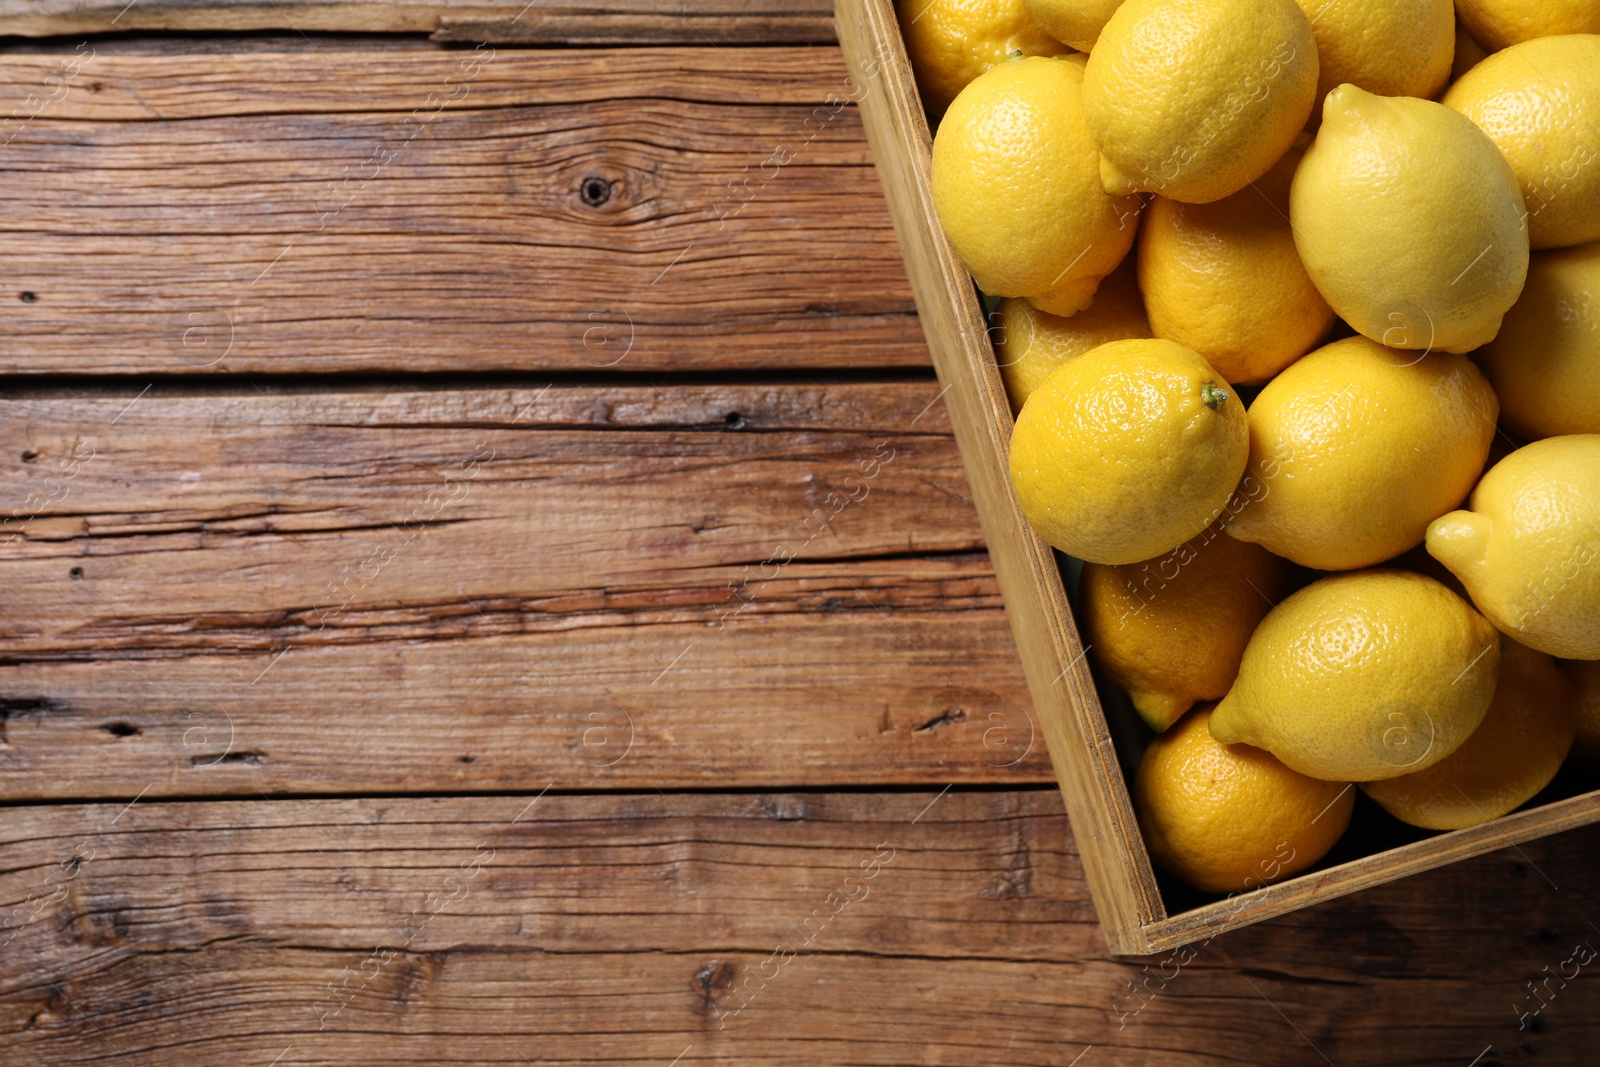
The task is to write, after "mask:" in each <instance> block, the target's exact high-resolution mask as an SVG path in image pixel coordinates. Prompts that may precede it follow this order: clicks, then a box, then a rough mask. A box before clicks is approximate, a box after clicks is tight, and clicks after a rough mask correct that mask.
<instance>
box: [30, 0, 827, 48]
mask: <svg viewBox="0 0 1600 1067" xmlns="http://www.w3.org/2000/svg"><path fill="white" fill-rule="evenodd" d="M832 15H833V10H832V8H831V7H830V6H829V4H828V3H826V0H823V2H817V0H687V2H677V3H667V2H665V0H606V3H605V4H603V5H597V6H591V7H580V6H575V5H573V4H571V3H560V2H550V0H532V2H531V3H530V2H528V0H400V2H388V3H386V2H381V0H347V2H339V0H284V2H283V3H275V2H273V0H134V2H133V3H131V4H125V3H122V2H120V0H112V2H104V0H0V33H3V34H14V35H18V36H23V37H44V36H58V35H63V34H85V33H89V34H93V33H115V32H128V31H131V30H174V31H178V32H183V33H193V32H202V31H228V32H240V31H247V30H281V29H290V30H298V31H300V32H311V31H321V32H335V33H433V34H434V35H435V36H436V37H439V38H442V39H446V40H473V41H485V40H487V41H531V42H539V43H541V44H579V45H582V44H653V43H662V42H683V43H688V44H821V43H826V42H830V41H832V40H833V18H832Z"/></svg>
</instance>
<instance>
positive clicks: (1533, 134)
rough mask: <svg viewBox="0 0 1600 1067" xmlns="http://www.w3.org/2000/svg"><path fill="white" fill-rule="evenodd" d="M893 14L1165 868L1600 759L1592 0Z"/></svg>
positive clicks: (937, 184)
mask: <svg viewBox="0 0 1600 1067" xmlns="http://www.w3.org/2000/svg"><path fill="white" fill-rule="evenodd" d="M899 15H900V21H901V26H902V30H903V33H904V36H905V40H906V43H907V47H908V51H909V53H910V55H911V58H912V61H913V65H914V68H915V70H916V73H917V77H918V81H919V84H920V86H921V88H922V91H923V94H924V101H925V103H926V104H927V106H928V108H929V110H930V112H931V113H932V114H933V115H934V116H935V117H936V118H937V119H938V128H937V135H936V137H935V139H934V144H933V172H932V174H933V195H934V202H935V206H936V207H937V210H938V214H939V218H940V221H941V222H942V223H943V225H944V228H945V230H946V232H947V233H948V235H949V238H950V240H951V243H952V244H953V245H954V246H955V248H956V251H957V252H958V253H959V254H960V256H961V258H962V260H963V261H964V262H965V263H966V265H967V267H968V269H970V271H971V272H972V274H973V276H974V278H975V279H976V280H977V282H978V285H979V287H980V288H981V289H982V290H983V291H984V292H985V293H987V294H989V295H990V296H991V297H994V298H998V299H999V302H998V305H997V308H996V311H995V312H994V315H993V320H994V324H995V326H996V334H997V344H996V348H997V355H998V357H999V359H1000V363H1001V368H1002V375H1003V377H1004V380H1005V384H1006V388H1007V390H1008V392H1009V394H1010V397H1011V400H1012V403H1013V405H1014V407H1015V409H1016V411H1017V419H1016V428H1015V432H1014V434H1013V436H1012V439H1011V454H1010V466H1011V477H1012V482H1013V485H1014V487H1015V489H1016V495H1017V500H1018V502H1019V504H1020V506H1021V508H1022V511H1023V513H1024V514H1025V515H1026V516H1027V518H1028V520H1029V521H1030V522H1031V523H1032V524H1033V526H1034V528H1035V529H1036V530H1038V532H1039V533H1040V535H1041V536H1043V537H1044V539H1045V540H1046V541H1048V542H1049V543H1050V544H1052V545H1054V546H1055V547H1056V548H1058V549H1060V550H1061V551H1062V552H1065V553H1067V554H1069V555H1071V556H1074V557H1077V558H1078V559H1080V560H1083V561H1084V563H1085V565H1084V567H1083V571H1082V579H1081V584H1080V588H1079V590H1078V594H1079V605H1078V606H1079V620H1080V623H1081V624H1082V626H1083V629H1084V638H1085V642H1086V644H1088V646H1089V647H1090V649H1091V650H1092V654H1093V655H1094V656H1095V657H1096V658H1097V659H1098V661H1099V663H1100V665H1101V667H1102V669H1103V670H1104V671H1105V673H1106V674H1107V675H1108V676H1109V677H1110V678H1111V679H1112V680H1114V681H1115V682H1116V683H1117V684H1119V685H1120V686H1122V687H1123V688H1124V689H1125V690H1126V691H1127V692H1128V694H1129V696H1130V698H1131V700H1132V703H1133V705H1134V706H1135V708H1136V709H1137V710H1138V711H1139V713H1140V715H1141V716H1142V717H1143V718H1144V719H1145V721H1146V722H1147V723H1148V724H1149V725H1150V726H1151V727H1152V728H1153V729H1154V730H1156V731H1157V733H1158V736H1157V737H1156V738H1155V739H1154V740H1153V741H1152V743H1151V744H1150V745H1149V747H1148V749H1147V751H1146V753H1145V756H1144V758H1143V761H1142V763H1141V764H1140V766H1139V769H1138V772H1137V774H1136V776H1135V780H1134V788H1133V795H1134V800H1135V806H1136V808H1137V811H1138V814H1139V818H1140V822H1141V825H1142V827H1143V829H1144V832H1145V835H1146V838H1147V841H1148V843H1149V846H1150V851H1151V854H1152V856H1153V857H1154V858H1155V860H1156V861H1157V862H1158V863H1159V864H1160V865H1161V866H1163V867H1164V868H1166V869H1167V870H1169V871H1171V872H1172V873H1174V874H1176V875H1178V876H1179V877H1181V878H1182V879H1184V880H1185V881H1187V882H1189V883H1190V884H1192V885H1195V886H1198V887H1200V888H1203V889H1206V890H1210V891H1216V892H1228V891H1236V890H1241V889H1245V888H1249V887H1251V886H1254V885H1257V884H1263V883H1265V882H1268V881H1271V880H1273V879H1275V878H1281V877H1284V876H1286V875H1288V874H1292V873H1295V872H1297V871H1300V870H1304V869H1305V868H1307V867H1308V866H1310V865H1312V864H1314V863H1316V862H1317V861H1318V860H1319V859H1321V858H1322V857H1323V856H1324V855H1325V854H1326V853H1327V851H1328V850H1329V849H1330V848H1331V847H1332V846H1333V844H1334V843H1335V842H1336V841H1337V840H1338V839H1339V837H1340V836H1341V834H1342V833H1343V832H1344V830H1345V829H1346V827H1347V826H1348V824H1349V820H1350V815H1351V811H1352V807H1353V804H1354V797H1355V792H1354V788H1353V787H1352V784H1354V785H1358V786H1359V788H1360V789H1361V790H1362V791H1364V792H1365V793H1366V794H1367V795H1368V796H1370V797H1371V798H1372V799H1373V800H1374V801H1375V802H1376V803H1377V804H1379V805H1381V806H1382V807H1383V808H1384V809H1386V810H1387V811H1389V812H1390V813H1392V814H1393V815H1395V816H1396V817H1398V818H1400V819H1402V820H1404V821H1405V822H1408V823H1411V824H1413V825H1416V826H1420V827H1426V828H1430V829H1451V828H1459V827H1465V826H1470V825H1474V824H1477V823H1480V822H1484V821H1487V820H1490V819H1494V818H1498V817H1499V816H1501V815H1504V814H1506V813H1508V812H1510V811H1512V810H1513V809H1515V808H1517V807H1519V806H1520V805H1522V804H1524V803H1526V802H1527V801H1528V800H1529V799H1530V798H1532V797H1533V796H1534V795H1535V794H1537V793H1538V792H1539V791H1540V790H1542V789H1543V788H1544V787H1545V786H1546V785H1548V784H1549V783H1550V781H1551V780H1552V779H1553V778H1554V776H1555V774H1556V773H1557V771H1558V770H1559V769H1560V767H1561V766H1562V764H1563V763H1564V762H1565V761H1566V760H1567V758H1568V756H1569V753H1570V754H1572V756H1573V758H1574V759H1585V760H1589V761H1596V762H1597V765H1600V3H1597V2H1595V0H1455V2H1454V3H1452V0H901V4H900V11H899ZM1240 386H1247V387H1250V388H1249V390H1248V392H1247V393H1246V394H1244V395H1241V393H1240V391H1239V388H1238V387H1240ZM1247 397H1249V399H1248V401H1247V399H1246V398H1247Z"/></svg>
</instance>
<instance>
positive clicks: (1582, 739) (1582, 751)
mask: <svg viewBox="0 0 1600 1067" xmlns="http://www.w3.org/2000/svg"><path fill="white" fill-rule="evenodd" d="M1561 668H1562V670H1564V671H1565V672H1566V674H1567V678H1568V680H1570V681H1571V682H1572V688H1573V691H1574V695H1575V703H1576V704H1577V707H1578V735H1577V737H1576V738H1574V739H1573V742H1572V758H1573V759H1574V760H1576V761H1577V762H1578V763H1581V764H1583V765H1584V766H1586V767H1590V768H1593V769H1595V770H1600V660H1592V659H1590V660H1582V659H1573V660H1563V661H1561Z"/></svg>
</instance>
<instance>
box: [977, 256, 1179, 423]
mask: <svg viewBox="0 0 1600 1067" xmlns="http://www.w3.org/2000/svg"><path fill="white" fill-rule="evenodd" d="M990 321H991V322H992V323H993V324H994V325H995V327H996V330H995V333H996V337H995V357H996V359H997V360H998V361H999V363H1000V377H1001V378H1002V379H1004V380H1005V383H1006V395H1007V396H1009V397H1010V398H1011V410H1012V411H1013V412H1017V411H1021V410H1022V404H1023V402H1024V401H1025V400H1027V399H1028V396H1029V394H1031V393H1032V392H1033V391H1034V389H1036V388H1038V386H1039V383H1040V382H1042V381H1044V380H1045V379H1046V378H1048V377H1049V376H1050V372H1051V371H1053V370H1055V369H1056V368H1057V367H1059V366H1061V364H1063V363H1065V362H1066V361H1067V360H1069V359H1072V358H1073V357H1074V356H1081V355H1083V354H1084V353H1085V352H1087V351H1089V350H1090V349H1091V348H1098V347H1099V346H1100V345H1103V344H1105V343H1106V342H1107V341H1121V340H1125V339H1127V338H1129V337H1149V336H1150V320H1149V319H1147V318H1145V314H1144V298H1143V297H1141V296H1140V295H1139V283H1138V280H1137V279H1136V278H1135V277H1134V271H1133V257H1131V256H1130V257H1128V258H1127V259H1126V260H1125V261H1124V262H1123V265H1122V266H1120V267H1118V268H1117V269H1116V270H1114V271H1112V272H1111V273H1110V274H1108V275H1106V276H1105V279H1104V280H1103V281H1101V283H1100V288H1098V289H1096V290H1095V293H1094V303H1092V304H1090V305H1089V306H1088V307H1087V308H1085V309H1084V310H1083V311H1080V312H1078V313H1077V314H1076V315H1073V316H1072V317H1071V318H1062V317H1061V316H1059V315H1051V314H1049V313H1048V312H1044V311H1040V310H1039V309H1038V308H1036V307H1034V306H1033V305H1032V304H1030V303H1029V302H1028V301H1026V300H1016V299H1010V298H1008V299H1005V300H1002V301H1000V305H999V307H997V308H996V309H995V311H994V313H993V315H992V316H991V317H990Z"/></svg>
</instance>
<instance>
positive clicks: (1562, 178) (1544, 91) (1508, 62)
mask: <svg viewBox="0 0 1600 1067" xmlns="http://www.w3.org/2000/svg"><path fill="white" fill-rule="evenodd" d="M1596 7H1597V8H1600V4H1597V5H1596ZM1443 103H1444V104H1445V105H1446V106H1447V107H1453V108H1455V109H1456V110H1457V111H1459V112H1461V113H1462V114H1463V115H1465V116H1466V117H1467V118H1469V119H1471V120H1472V121H1473V122H1475V123H1476V124H1477V125H1478V128H1479V129H1481V130H1483V132H1484V133H1486V134H1488V135H1489V139H1490V140H1491V141H1493V142H1494V143H1495V147H1497V148H1499V149H1500V152H1501V154H1503V155H1504V156H1505V157H1506V162H1508V163H1510V164H1511V171H1512V173H1513V174H1515V175H1516V176H1517V182H1518V184H1519V185H1520V187H1521V189H1522V201H1523V210H1524V211H1526V212H1527V223H1528V243H1529V244H1530V245H1531V246H1532V247H1534V248H1565V247H1566V246H1568V245H1576V244H1583V243H1584V242H1586V241H1596V240H1600V35H1596V34H1593V33H1585V34H1575V35H1572V36H1567V37H1540V38H1538V39H1536V40H1532V41H1528V42H1525V43H1523V44H1517V45H1512V46H1511V47H1510V48H1507V49H1506V50H1505V51H1504V52H1497V53H1495V54H1494V55H1492V56H1490V57H1489V58H1488V59H1485V60H1484V61H1483V62H1482V63H1479V64H1478V65H1477V66H1476V67H1473V68H1472V70H1470V71H1468V72H1467V73H1466V74H1465V75H1463V76H1462V78H1461V80H1460V81H1458V82H1456V83H1455V84H1454V85H1452V86H1451V87H1450V91H1449V92H1448V93H1445V94H1444V100H1443Z"/></svg>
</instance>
